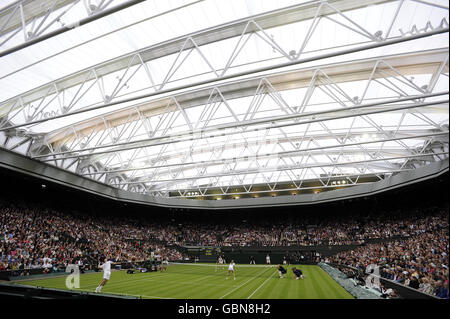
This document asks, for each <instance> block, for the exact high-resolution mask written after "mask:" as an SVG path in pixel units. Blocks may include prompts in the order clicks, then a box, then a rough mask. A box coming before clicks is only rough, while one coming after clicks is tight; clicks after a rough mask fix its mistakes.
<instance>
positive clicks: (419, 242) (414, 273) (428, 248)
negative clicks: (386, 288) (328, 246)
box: [330, 218, 449, 299]
mask: <svg viewBox="0 0 450 319" xmlns="http://www.w3.org/2000/svg"><path fill="white" fill-rule="evenodd" d="M430 223H431V224H432V225H434V226H435V227H437V226H438V225H440V226H442V227H441V228H440V229H435V230H434V231H427V230H426V229H425V228H424V229H422V232H421V233H419V234H417V235H415V236H412V237H410V238H406V239H397V240H392V241H387V242H380V243H372V244H367V245H363V246H359V247H358V248H356V249H354V250H349V251H345V252H341V253H338V254H337V255H335V256H333V257H331V258H330V261H331V262H333V263H336V264H340V265H346V266H350V267H352V268H355V269H357V270H358V271H359V272H360V273H366V269H367V267H368V266H369V265H376V266H378V267H379V268H378V269H379V275H380V276H381V277H382V278H386V279H390V280H392V281H394V282H396V283H399V284H403V285H406V286H408V287H411V288H414V289H418V290H419V291H422V292H424V293H427V294H431V295H434V296H437V297H440V298H447V299H448V297H449V289H448V279H449V273H448V248H449V247H448V245H449V242H448V236H449V233H448V226H449V225H448V219H447V220H439V219H437V218H433V219H431V220H430Z"/></svg>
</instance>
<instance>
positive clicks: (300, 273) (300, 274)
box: [292, 267, 303, 279]
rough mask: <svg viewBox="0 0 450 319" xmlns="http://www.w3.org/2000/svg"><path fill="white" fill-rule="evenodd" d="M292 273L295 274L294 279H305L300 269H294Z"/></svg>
mask: <svg viewBox="0 0 450 319" xmlns="http://www.w3.org/2000/svg"><path fill="white" fill-rule="evenodd" d="M292 272H293V273H294V279H299V278H301V279H303V272H302V271H301V270H300V269H297V268H295V267H293V268H292Z"/></svg>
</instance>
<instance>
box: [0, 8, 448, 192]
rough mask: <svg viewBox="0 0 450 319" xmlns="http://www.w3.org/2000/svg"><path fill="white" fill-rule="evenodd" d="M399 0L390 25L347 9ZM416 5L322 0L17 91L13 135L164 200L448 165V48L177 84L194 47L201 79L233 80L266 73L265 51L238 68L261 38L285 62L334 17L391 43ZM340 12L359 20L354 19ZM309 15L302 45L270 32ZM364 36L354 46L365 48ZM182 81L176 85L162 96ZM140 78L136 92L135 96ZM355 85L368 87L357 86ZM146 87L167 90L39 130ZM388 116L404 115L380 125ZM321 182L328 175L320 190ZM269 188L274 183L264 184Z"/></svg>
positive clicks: (38, 153)
mask: <svg viewBox="0 0 450 319" xmlns="http://www.w3.org/2000/svg"><path fill="white" fill-rule="evenodd" d="M386 2H395V3H396V4H397V5H396V6H395V12H394V15H393V17H394V18H393V19H392V20H391V21H390V23H389V25H388V26H386V28H387V30H388V32H386V33H384V32H381V33H380V32H375V33H371V32H369V31H367V30H366V29H365V28H363V27H362V26H360V25H358V24H357V23H356V22H354V21H352V20H351V19H350V18H349V16H348V15H346V14H345V13H346V12H347V11H351V10H354V9H356V8H361V7H364V6H366V5H368V4H374V5H382V4H383V3H386ZM405 2H406V0H404V1H358V2H354V1H346V0H344V1H313V2H309V3H307V4H302V5H297V6H293V7H289V8H286V9H281V10H277V11H274V12H271V13H268V14H263V15H259V16H256V17H251V18H249V19H245V20H240V21H235V22H233V23H230V24H227V25H222V26H219V27H216V28H211V29H208V30H204V31H201V32H198V33H196V34H191V35H187V36H186V37H182V38H179V39H175V40H172V41H168V42H164V43H162V44H159V45H155V46H152V47H150V48H146V49H145V50H141V51H139V52H135V53H133V54H131V55H129V56H124V57H119V58H117V59H114V60H113V61H108V62H105V63H103V64H101V65H98V66H95V67H93V68H90V69H86V70H83V71H80V72H79V73H77V74H74V75H71V76H68V77H65V78H62V79H59V80H57V81H55V82H53V83H51V84H48V85H46V86H43V87H40V88H37V89H35V90H32V91H30V92H26V93H24V94H22V95H20V96H18V97H15V98H13V99H10V100H8V101H4V102H3V104H1V106H0V112H1V113H0V114H3V118H0V131H1V132H3V134H4V136H3V137H2V136H0V143H2V145H3V147H5V148H7V149H10V150H18V149H21V152H23V153H26V154H27V155H28V156H30V157H32V158H34V159H37V160H40V161H43V162H46V163H49V164H51V165H55V166H57V167H60V168H63V169H66V170H70V171H73V172H76V173H78V174H80V175H82V176H85V177H87V178H91V179H94V180H96V181H99V182H102V183H106V184H109V185H112V186H114V187H117V188H120V189H123V190H128V191H133V192H139V193H146V194H150V195H153V196H164V197H168V196H171V197H174V196H175V197H189V198H211V197H214V196H218V195H217V194H219V195H242V194H247V195H249V194H259V193H264V192H274V191H277V192H281V191H304V190H307V189H315V188H321V189H327V188H329V189H334V188H336V184H333V183H334V182H336V181H335V177H336V176H339V178H342V179H344V180H345V181H346V183H345V184H342V185H340V187H351V186H354V185H356V184H359V183H361V181H360V180H361V178H362V177H364V176H373V177H375V178H376V179H377V180H381V179H384V178H388V177H391V176H392V175H394V174H397V173H401V172H404V171H409V170H413V169H416V168H418V167H421V166H424V165H427V164H430V163H432V162H436V161H441V160H443V159H445V158H448V134H449V131H448V94H449V92H448V84H447V85H446V86H445V89H444V90H442V83H443V81H447V80H448V64H449V61H448V60H449V53H448V47H447V48H443V49H434V50H428V51H420V52H413V53H403V54H396V55H391V56H381V57H378V58H369V59H360V60H354V61H348V62H339V63H334V64H324V65H318V66H311V67H307V68H301V69H296V70H288V71H282V72H278V73H273V74H264V75H260V76H253V77H250V78H237V79H234V80H233V81H229V82H220V83H218V84H217V85H209V86H202V87H200V88H193V89H191V90H189V91H188V90H185V91H182V92H177V91H175V90H176V89H177V85H178V84H180V83H182V81H183V80H185V79H173V77H174V75H175V74H176V71H177V70H178V69H179V68H180V67H181V66H182V64H183V63H186V61H188V57H189V55H190V54H191V53H193V52H197V53H198V54H199V55H200V58H201V59H202V60H203V61H204V62H205V63H206V65H207V68H209V69H210V70H209V71H208V72H203V71H202V72H201V73H198V74H191V75H189V77H188V80H189V81H192V80H193V79H195V78H196V77H197V76H206V79H208V78H209V79H226V78H227V76H229V75H230V73H231V74H232V73H233V72H238V71H241V70H242V69H244V70H246V72H247V71H251V70H253V69H252V68H253V64H255V63H260V62H263V61H261V60H257V59H255V60H254V61H251V62H249V63H248V64H246V65H240V66H237V65H234V64H233V61H235V59H236V57H237V56H238V55H239V52H241V51H242V49H243V47H244V46H245V45H246V43H247V40H248V38H250V36H254V37H257V38H259V39H261V40H262V41H263V42H265V43H266V44H267V45H268V47H269V48H270V50H273V52H274V53H276V54H278V55H279V57H277V58H274V59H270V61H269V64H270V63H272V64H273V63H274V62H279V61H280V59H287V60H289V61H296V60H298V59H300V58H301V57H303V56H304V55H306V54H310V53H308V52H306V50H305V48H306V46H307V43H308V41H309V40H310V39H311V38H312V37H314V36H316V35H315V33H314V30H315V28H316V27H317V24H318V23H319V22H320V20H321V19H327V20H330V21H332V22H335V23H337V24H339V25H340V26H343V27H345V28H347V29H349V28H350V29H351V30H352V32H356V33H358V34H360V35H361V36H362V37H365V41H364V42H361V43H364V45H365V44H367V43H382V42H384V41H390V40H392V37H390V34H391V31H392V30H391V29H392V26H393V25H394V23H395V22H396V17H397V16H398V14H399V12H401V9H402V7H403V5H404V3H405ZM415 2H419V3H421V4H422V5H425V6H427V5H431V6H435V5H434V4H430V3H428V2H424V1H415ZM438 7H441V8H440V9H448V8H445V7H442V6H438ZM280 17H283V19H280ZM336 17H340V18H341V19H344V20H345V21H346V22H347V23H348V24H345V25H342V23H343V22H342V21H340V20H337V18H336ZM301 21H307V22H308V23H309V25H310V29H309V30H308V32H307V34H306V36H305V38H304V39H303V40H302V41H301V43H302V44H301V45H300V47H299V48H298V49H297V50H296V51H295V52H292V51H289V52H288V51H286V50H285V49H284V48H282V47H281V46H280V45H279V44H277V42H276V41H275V40H274V39H273V38H271V37H270V36H268V33H267V31H266V30H267V29H271V28H275V27H283V26H285V25H289V24H294V23H298V22H301ZM439 30H440V31H439ZM442 30H444V31H445V32H448V23H447V20H446V19H445V16H444V17H443V20H442V23H441V25H440V26H432V25H429V24H426V26H425V27H424V28H422V29H418V28H417V27H414V28H413V29H412V30H410V31H408V32H405V31H404V30H402V31H401V35H400V38H402V39H408V38H409V37H414V36H415V35H417V34H421V36H423V37H426V36H427V35H429V34H436V31H439V32H441V31H442ZM398 37H399V36H395V37H394V38H398ZM233 38H235V39H236V40H237V42H236V46H235V47H234V48H233V50H232V54H231V56H229V57H228V58H227V60H226V61H224V62H225V63H224V67H222V68H216V67H214V66H213V65H212V63H210V62H208V59H207V57H206V55H204V54H203V53H202V50H203V47H205V46H208V45H210V44H213V43H217V42H220V41H226V40H227V39H233ZM361 43H347V44H346V46H348V47H350V46H353V47H354V46H356V48H358V46H360V45H361ZM331 49H335V51H334V53H333V54H335V55H339V54H341V53H340V51H339V50H341V49H342V48H341V47H339V48H331ZM356 50H357V49H356ZM319 53H320V52H319ZM312 54H313V55H315V54H317V52H314V53H312ZM170 56H172V57H173V58H174V60H173V63H171V64H168V65H167V66H168V70H166V71H165V72H163V73H162V74H160V75H159V78H160V79H162V80H161V81H159V82H158V81H156V80H155V74H154V73H153V72H152V70H151V68H150V67H149V65H150V63H149V62H152V61H160V60H159V59H165V58H167V57H170ZM276 65H277V64H275V67H276ZM234 68H235V69H234ZM233 70H235V71H233ZM254 70H257V69H254ZM141 71H143V72H144V73H145V75H146V77H147V80H148V83H144V82H142V81H139V82H140V84H141V85H143V86H142V87H137V86H133V84H132V83H133V78H134V77H136V78H138V79H141V78H139V77H138V74H139V72H141ZM117 72H119V73H120V76H118V78H117V83H116V84H115V85H113V86H112V87H110V91H108V90H107V88H106V86H105V85H104V82H105V81H106V80H105V79H106V78H107V77H109V76H117ZM414 77H417V78H418V79H415V78H414ZM205 81H206V82H207V81H208V80H205ZM438 84H440V85H438ZM171 85H173V87H174V89H173V90H174V91H175V93H174V94H166V95H164V96H162V97H159V96H158V94H159V95H162V94H160V93H163V92H166V91H164V90H166V89H167V87H170V86H171ZM132 86H133V90H134V91H133V92H128V93H124V91H126V90H128V89H129V88H130V87H132ZM192 86H194V85H192ZM437 87H439V88H440V89H438V90H437V89H436V88H437ZM354 88H361V89H360V90H357V91H358V93H357V94H355V91H356V90H355V89H354ZM146 90H149V91H150V92H152V94H151V96H153V95H156V96H157V98H155V99H153V100H151V99H146V100H144V101H142V99H139V100H136V101H134V100H133V99H131V100H130V102H132V103H131V105H125V106H124V107H123V108H121V109H119V110H117V111H114V112H110V113H104V114H101V115H97V116H95V117H91V118H89V119H87V120H84V121H80V122H78V123H73V124H72V125H70V126H67V127H63V128H61V129H57V130H55V131H53V132H49V133H46V134H39V133H33V131H32V130H30V128H32V126H30V125H31V124H33V123H34V124H37V123H42V122H46V121H50V120H52V119H56V118H60V117H61V116H64V117H70V116H71V115H73V114H80V113H83V112H85V111H86V110H89V109H90V107H107V106H108V105H114V104H113V103H114V101H117V100H120V98H123V97H124V96H130V95H131V96H132V95H133V94H135V93H136V92H140V93H142V92H145V91H146ZM374 91H376V92H377V94H374V93H373V92H374ZM69 92H72V94H70V93H69ZM67 96H70V98H67ZM85 96H89V99H84V98H83V97H85ZM149 97H150V95H149ZM87 101H88V102H87ZM50 110H51V111H50ZM105 110H106V108H105ZM52 112H53V113H52ZM46 113H49V114H46ZM386 115H388V116H389V117H390V118H391V119H390V120H389V121H388V123H387V124H385V123H380V122H379V121H380V119H381V117H382V116H385V117H386ZM437 116H439V121H438V120H436V118H437ZM442 119H443V120H442ZM20 127H28V128H27V129H19V128H20ZM308 181H318V182H319V185H315V186H311V184H308ZM261 185H266V186H267V189H266V190H261V188H260V186H261ZM287 185H289V186H287ZM235 186H239V187H241V188H236V187H235ZM256 186H258V187H259V188H258V187H256ZM286 187H287V188H286ZM242 188H243V189H242ZM212 191H214V192H212ZM174 193H175V194H176V195H174ZM193 194H194V195H193Z"/></svg>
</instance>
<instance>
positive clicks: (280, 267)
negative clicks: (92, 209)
mask: <svg viewBox="0 0 450 319" xmlns="http://www.w3.org/2000/svg"><path fill="white" fill-rule="evenodd" d="M277 269H278V274H279V275H280V278H283V275H284V274H286V273H287V271H286V269H284V267H283V266H281V265H277Z"/></svg>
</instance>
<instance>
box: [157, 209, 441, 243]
mask: <svg viewBox="0 0 450 319" xmlns="http://www.w3.org/2000/svg"><path fill="white" fill-rule="evenodd" d="M447 215H448V208H444V209H443V208H441V207H429V208H426V209H420V210H417V211H416V212H411V214H408V215H407V216H404V215H402V214H401V211H390V212H387V213H386V214H379V215H376V216H374V215H370V214H366V215H358V216H346V217H334V218H326V219H323V218H322V219H320V218H311V217H305V216H302V217H295V218H292V217H291V218H289V219H278V220H274V221H272V222H270V221H267V220H264V221H253V222H252V223H248V222H247V220H243V221H241V222H239V223H232V222H230V223H209V224H208V223H207V222H204V223H200V224H199V223H196V222H185V223H183V224H178V225H176V226H175V225H167V226H164V227H161V225H159V226H156V228H155V230H157V229H159V235H156V236H157V237H158V239H160V240H165V241H166V242H167V243H169V244H172V245H196V246H222V247H223V246H241V247H243V246H266V247H267V246H271V247H274V246H317V245H326V246H334V245H361V244H364V243H366V242H370V241H372V240H375V239H395V238H402V237H410V236H415V235H417V234H421V233H422V232H425V231H427V232H432V231H434V230H436V229H440V228H442V225H443V224H445V220H446V219H448V217H447ZM156 233H158V232H156ZM156 233H155V234H156Z"/></svg>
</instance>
